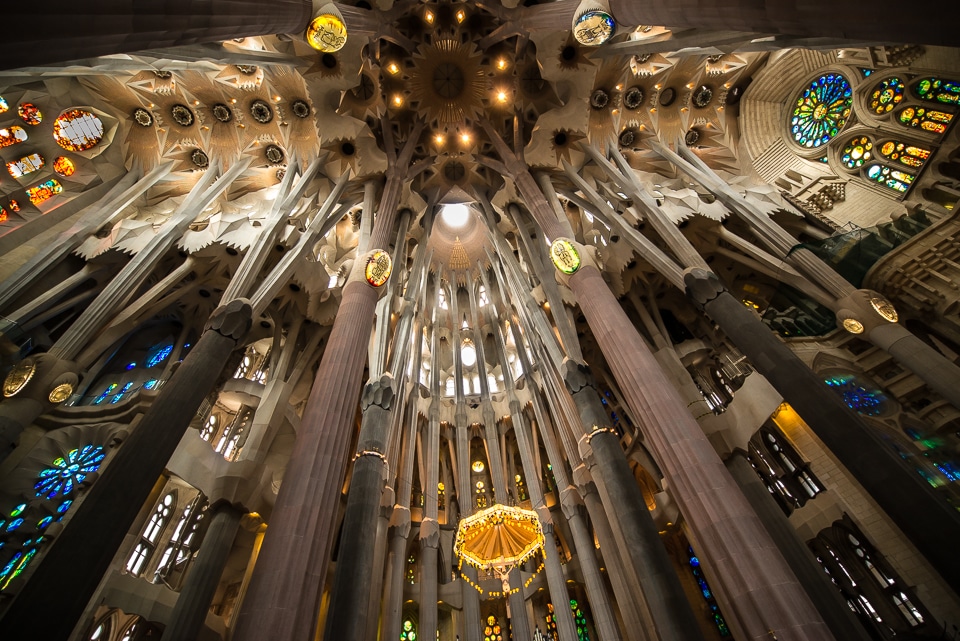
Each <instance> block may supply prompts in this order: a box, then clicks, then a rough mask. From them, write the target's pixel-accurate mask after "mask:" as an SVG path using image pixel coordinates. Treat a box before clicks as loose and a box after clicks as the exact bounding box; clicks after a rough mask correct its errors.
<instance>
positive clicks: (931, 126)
mask: <svg viewBox="0 0 960 641" xmlns="http://www.w3.org/2000/svg"><path fill="white" fill-rule="evenodd" d="M897 120H898V121H899V122H900V124H902V125H904V126H906V127H912V128H914V129H922V130H923V131H930V132H933V133H935V134H944V133H946V131H947V127H948V126H950V123H951V122H953V114H952V113H947V112H946V111H940V110H938V109H927V108H926V107H913V106H910V107H904V108H903V109H901V110H900V113H899V114H897Z"/></svg>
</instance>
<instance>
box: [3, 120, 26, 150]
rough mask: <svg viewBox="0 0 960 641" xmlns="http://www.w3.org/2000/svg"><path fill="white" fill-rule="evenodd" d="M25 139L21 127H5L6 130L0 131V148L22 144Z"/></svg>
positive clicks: (24, 133) (24, 132)
mask: <svg viewBox="0 0 960 641" xmlns="http://www.w3.org/2000/svg"><path fill="white" fill-rule="evenodd" d="M26 139H27V132H26V131H24V130H23V127H18V126H17V125H14V126H12V127H7V128H6V129H0V147H9V146H11V145H18V144H20V143H21V142H24V141H25V140H26Z"/></svg>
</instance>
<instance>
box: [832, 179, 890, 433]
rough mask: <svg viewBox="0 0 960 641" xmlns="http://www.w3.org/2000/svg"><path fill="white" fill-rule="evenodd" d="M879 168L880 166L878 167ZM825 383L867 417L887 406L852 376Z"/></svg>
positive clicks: (842, 375) (838, 377)
mask: <svg viewBox="0 0 960 641" xmlns="http://www.w3.org/2000/svg"><path fill="white" fill-rule="evenodd" d="M878 166H879V165H878ZM824 382H825V383H826V384H827V385H828V386H830V387H831V388H833V390H834V391H835V392H836V393H837V394H839V395H840V397H841V398H843V402H844V403H846V404H847V407H849V408H850V409H852V410H854V411H856V412H859V413H860V414H863V415H865V416H879V415H880V414H881V413H883V410H884V409H885V406H886V401H887V397H886V396H884V395H883V392H881V391H879V390H869V389H867V388H866V387H864V385H863V384H861V383H860V381H859V380H858V379H857V377H856V376H853V375H851V374H837V375H835V376H828V377H827V378H825V379H824Z"/></svg>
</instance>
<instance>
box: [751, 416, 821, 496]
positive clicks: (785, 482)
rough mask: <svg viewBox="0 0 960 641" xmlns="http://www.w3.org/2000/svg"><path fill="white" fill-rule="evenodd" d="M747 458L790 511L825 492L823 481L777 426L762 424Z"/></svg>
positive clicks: (774, 494)
mask: <svg viewBox="0 0 960 641" xmlns="http://www.w3.org/2000/svg"><path fill="white" fill-rule="evenodd" d="M748 449H749V454H748V456H747V460H748V461H749V462H750V465H752V466H753V469H754V471H755V472H756V473H757V475H758V476H759V477H760V479H761V480H762V481H763V483H764V485H766V486H767V490H769V492H770V494H772V495H773V497H774V498H775V499H777V503H778V504H779V505H780V508H781V509H782V510H783V511H784V512H785V513H786V514H787V515H789V514H790V513H791V512H793V510H794V509H795V508H798V507H801V506H803V505H804V504H805V503H806V502H807V501H808V500H810V499H812V498H814V497H815V496H816V495H817V494H819V493H820V492H823V486H821V485H820V481H819V480H818V479H817V478H816V476H814V474H813V472H812V471H810V467H809V464H808V463H806V462H805V461H804V460H803V459H802V458H801V457H800V455H799V454H798V453H797V451H796V450H795V449H794V448H793V446H792V445H790V443H789V442H788V441H787V440H786V438H784V437H783V435H782V434H781V433H780V431H779V430H778V429H776V428H761V429H760V430H759V431H758V432H757V433H756V434H755V435H754V436H753V438H751V439H750V444H749V446H748Z"/></svg>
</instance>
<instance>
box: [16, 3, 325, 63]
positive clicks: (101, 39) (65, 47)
mask: <svg viewBox="0 0 960 641" xmlns="http://www.w3.org/2000/svg"><path fill="white" fill-rule="evenodd" d="M312 8H313V5H312V3H311V2H309V0H277V1H276V2H271V3H270V4H269V5H267V4H264V3H262V2H257V1H256V0H201V1H200V2H197V1H195V0H174V1H173V2H167V3H164V4H163V5H161V6H157V5H154V4H152V3H149V2H146V3H145V2H131V1H130V0H105V1H103V2H99V3H98V4H97V6H96V10H95V11H90V10H89V8H87V9H86V10H84V9H83V8H82V7H81V6H80V5H77V4H74V3H71V2H54V3H52V4H51V5H48V6H46V7H44V9H45V11H44V17H45V18H46V19H48V20H50V21H52V22H53V23H56V24H69V25H71V29H70V31H69V32H68V33H54V32H52V31H44V30H35V29H23V30H19V31H18V33H16V34H11V41H10V45H11V46H10V55H9V56H4V59H3V62H2V63H0V69H16V68H18V67H34V66H37V65H43V64H49V63H52V62H64V61H67V60H78V59H81V58H93V57H95V56H107V55H111V54H116V53H129V52H133V51H141V50H144V49H161V48H166V47H176V46H181V45H188V44H196V43H207V42H220V41H223V40H230V39H232V38H243V37H246V36H261V35H266V34H273V33H300V32H301V31H303V30H304V29H306V26H307V22H308V21H309V20H310V16H311V15H312Z"/></svg>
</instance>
